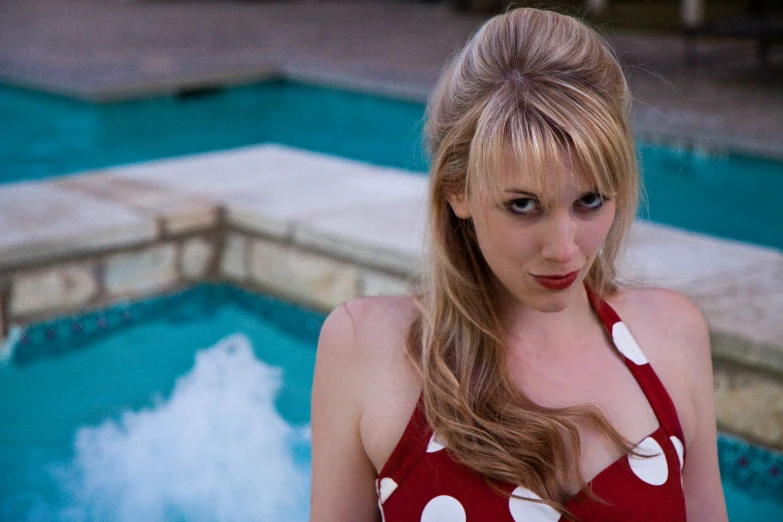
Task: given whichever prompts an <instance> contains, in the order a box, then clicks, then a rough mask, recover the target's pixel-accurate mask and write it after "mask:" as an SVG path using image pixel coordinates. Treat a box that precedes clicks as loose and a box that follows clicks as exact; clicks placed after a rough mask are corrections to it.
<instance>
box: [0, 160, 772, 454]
mask: <svg viewBox="0 0 783 522" xmlns="http://www.w3.org/2000/svg"><path fill="white" fill-rule="evenodd" d="M426 182H427V180H426V178H424V177H421V176H415V175H410V174H406V173H404V172H400V171H395V170H392V169H386V168H380V167H375V166H370V165H366V164H363V163H359V162H355V161H349V160H344V159H337V158H334V157H329V156H323V155H319V154H314V153H310V152H303V151H298V150H294V149H290V148H285V147H281V146H276V145H265V146H257V147H248V148H241V149H236V150H232V151H227V152H220V153H212V154H201V155H196V156H189V157H184V158H179V159H167V160H163V161H155V162H150V163H144V164H135V165H129V166H124V167H117V168H112V169H106V170H103V171H93V172H87V173H84V174H81V175H76V176H67V177H63V178H58V179H54V180H50V181H46V182H40V183H20V184H15V185H6V186H0V307H2V308H3V312H5V313H4V314H0V317H6V318H7V319H6V322H8V323H10V324H26V323H28V322H31V321H37V320H41V319H46V318H51V317H53V316H57V315H64V314H69V313H73V312H76V311H82V310H86V309H91V308H95V307H98V306H103V305H106V304H109V303H113V302H117V301H121V300H127V299H134V298H141V297H143V296H145V295H150V294H158V293H163V292H168V291H171V290H175V289H178V288H182V287H184V286H187V285H190V284H193V283H194V282H197V281H203V280H208V281H218V280H224V281H230V282H233V283H235V284H238V285H241V286H244V287H247V288H250V289H253V290H260V291H264V292H268V293H272V294H276V295H279V296H282V297H284V298H286V299H290V300H294V301H298V302H300V303H303V304H306V305H309V306H313V307H315V308H318V309H321V310H328V309H330V308H332V307H334V306H336V305H337V304H339V303H340V302H342V301H345V300H347V299H350V298H352V297H355V296H358V295H380V294H400V293H405V292H408V291H409V288H410V285H411V282H412V281H414V280H415V278H416V276H417V274H418V273H419V270H420V265H419V259H420V253H421V251H422V245H423V234H424V230H423V217H424V214H423V213H424V197H425V193H426ZM621 268H622V274H623V277H624V278H625V279H626V280H628V281H630V282H632V283H634V284H651V285H656V286H663V287H668V288H673V289H676V290H679V291H681V292H683V293H685V294H686V295H688V296H689V297H690V298H691V299H693V301H694V302H696V304H697V305H698V306H699V307H700V308H701V309H702V311H703V312H704V314H705V316H706V317H707V320H708V322H709V325H710V334H711V339H712V348H713V355H714V363H715V389H716V404H717V414H718V422H719V426H720V428H721V429H722V430H724V431H728V432H731V433H735V434H737V435H740V436H743V437H745V438H747V439H750V440H752V441H754V442H757V443H760V444H764V445H767V446H770V447H775V448H778V449H783V321H780V317H783V254H781V252H779V251H777V250H774V249H766V248H760V247H757V246H752V245H748V244H743V243H738V242H732V241H725V240H719V239H716V238H712V237H708V236H704V235H700V234H695V233H692V232H687V231H683V230H678V229H674V228H671V227H665V226H660V225H656V224H652V223H648V222H642V221H640V222H637V223H636V225H635V226H634V229H633V231H632V234H631V241H630V246H629V249H628V251H627V254H626V255H625V256H624V258H623V261H622V265H621ZM7 326H8V325H6V327H7Z"/></svg>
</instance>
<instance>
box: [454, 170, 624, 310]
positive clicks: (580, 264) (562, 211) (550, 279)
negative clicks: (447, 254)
mask: <svg viewBox="0 0 783 522" xmlns="http://www.w3.org/2000/svg"><path fill="white" fill-rule="evenodd" d="M561 164H562V165H564V166H563V167H560V171H559V172H551V175H548V176H547V179H546V186H545V189H544V190H543V192H544V193H537V192H536V190H535V189H534V183H533V182H532V181H533V180H532V179H530V178H526V176H525V174H524V172H520V170H521V168H520V166H519V164H518V163H516V162H515V161H511V160H508V161H505V162H504V164H503V165H502V166H501V169H500V172H499V173H498V183H499V184H500V191H498V194H500V195H499V196H498V197H495V196H492V195H490V196H488V199H487V200H486V201H485V202H484V203H482V205H481V208H478V209H475V211H472V209H471V208H470V205H469V204H468V203H467V202H466V201H465V200H464V198H461V197H449V203H450V204H451V207H452V209H453V210H454V212H455V214H456V215H457V216H458V217H460V218H468V217H470V218H472V219H473V224H474V227H475V231H476V237H477V239H478V244H479V248H480V249H481V253H482V254H483V256H484V259H485V260H486V262H487V264H488V265H489V267H490V268H491V269H492V272H493V273H494V275H495V277H496V278H497V280H498V282H499V283H500V284H502V286H503V287H505V289H506V290H507V291H508V293H509V294H510V295H511V296H512V297H514V298H516V300H518V301H519V302H520V304H522V305H525V306H527V307H530V308H532V309H535V310H538V311H541V312H557V311H560V310H564V309H565V308H566V307H568V305H569V304H570V303H572V302H573V301H574V300H575V299H576V298H577V297H579V296H580V295H581V291H582V290H581V289H582V283H583V281H584V278H585V277H586V276H587V272H588V270H589V269H590V267H591V266H592V264H593V261H594V260H595V258H596V255H597V253H598V250H599V249H600V248H601V246H602V245H603V243H604V240H605V239H606V235H607V234H608V232H609V229H610V228H611V226H612V223H613V221H614V216H615V202H614V201H613V200H611V199H605V198H603V197H602V196H601V194H599V193H598V192H597V191H596V188H595V187H592V186H586V185H585V184H584V183H583V182H582V181H580V178H581V179H586V176H579V175H578V172H575V171H574V167H573V166H572V165H570V162H568V161H563V162H561Z"/></svg>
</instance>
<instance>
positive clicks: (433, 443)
mask: <svg viewBox="0 0 783 522" xmlns="http://www.w3.org/2000/svg"><path fill="white" fill-rule="evenodd" d="M445 447H446V446H445V445H443V444H442V443H441V442H440V441H439V440H438V434H437V433H433V434H432V437H430V442H429V444H427V453H435V452H436V451H440V450H442V449H443V448H445Z"/></svg>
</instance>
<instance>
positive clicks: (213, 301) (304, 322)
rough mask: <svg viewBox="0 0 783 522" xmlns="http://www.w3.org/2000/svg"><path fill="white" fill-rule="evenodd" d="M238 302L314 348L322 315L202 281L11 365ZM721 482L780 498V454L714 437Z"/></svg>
mask: <svg viewBox="0 0 783 522" xmlns="http://www.w3.org/2000/svg"><path fill="white" fill-rule="evenodd" d="M225 302H231V303H235V304H238V305H239V306H241V307H242V308H244V309H246V310H247V311H249V312H251V313H253V314H255V315H257V316H259V317H261V318H263V319H265V320H267V321H269V322H271V323H272V324H274V325H276V326H277V327H278V328H279V329H280V330H282V331H284V332H285V333H286V334H288V335H291V336H293V337H296V338H297V339H299V340H302V341H303V342H306V343H309V344H311V345H313V346H315V344H316V342H317V341H318V333H319V332H320V330H321V325H322V324H323V322H324V319H325V317H324V315H323V314H320V313H318V312H314V311H312V310H308V309H306V308H302V307H300V306H297V305H294V304H291V303H287V302H285V301H280V300H278V299H275V298H272V297H269V296H265V295H262V294H256V293H253V292H249V291H247V290H245V289H243V288H239V287H236V286H232V285H228V284H209V283H202V284H199V285H196V286H193V287H190V288H187V289H185V290H182V291H179V292H175V293H171V294H166V295H159V296H154V297H150V298H146V299H144V300H143V301H135V302H127V303H120V304H117V305H113V306H110V307H107V308H103V309H99V310H93V311H90V312H86V313H82V314H78V315H72V316H66V317H60V318H57V319H54V320H51V321H45V322H41V323H36V324H33V325H30V326H29V327H28V328H27V330H25V332H24V334H23V335H22V337H21V339H20V341H19V343H18V345H17V346H16V348H15V351H14V354H13V361H14V363H15V364H22V365H24V364H30V363H32V362H35V361H36V360H38V359H40V358H43V357H56V356H58V355H62V354H65V353H67V352H70V351H73V350H79V349H80V348H81V347H83V346H85V345H87V343H88V342H90V341H92V340H94V339H95V338H97V337H102V336H106V335H111V334H113V333H115V332H116V331H118V330H120V329H122V328H123V327H125V326H127V325H129V324H132V323H138V322H141V321H146V320H150V319H160V318H161V317H165V318H166V319H168V320H171V321H188V320H198V318H199V317H204V316H205V315H208V314H210V313H211V311H212V310H214V309H215V308H216V307H217V306H219V305H220V304H222V303H225ZM718 458H719V464H720V470H721V477H722V479H723V480H724V481H725V480H728V481H731V482H732V483H734V484H736V485H737V486H739V487H740V488H741V489H743V490H745V491H748V492H749V493H750V494H752V495H754V496H757V497H764V498H771V499H773V500H775V499H777V500H780V499H782V498H783V454H781V453H778V452H774V451H769V450H766V449H762V448H759V447H756V446H753V445H751V444H749V443H747V442H745V441H743V440H741V439H737V438H735V437H731V436H729V435H725V434H720V435H719V436H718Z"/></svg>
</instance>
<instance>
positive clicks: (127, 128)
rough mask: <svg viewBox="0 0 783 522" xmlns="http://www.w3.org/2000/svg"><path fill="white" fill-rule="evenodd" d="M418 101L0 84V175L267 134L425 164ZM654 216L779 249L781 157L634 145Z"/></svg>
mask: <svg viewBox="0 0 783 522" xmlns="http://www.w3.org/2000/svg"><path fill="white" fill-rule="evenodd" d="M423 117H424V106H423V105H421V104H418V103H412V102H404V101H399V100H393V99H388V98H383V97H379V96H370V95H365V94H359V93H353V92H347V91H341V90H336V89H328V88H322V87H312V86H306V85H300V84H294V83H286V82H266V83H261V84H256V85H249V86H244V87H236V88H231V89H226V90H219V91H213V92H207V93H203V94H200V95H195V96H187V97H173V96H170V97H163V98H155V99H150V100H140V101H128V102H122V103H112V104H104V105H95V104H90V103H84V102H79V101H76V100H71V99H66V98H59V97H54V96H49V95H45V94H41V93H33V92H29V91H25V90H21V89H14V88H9V87H2V86H0V121H4V122H13V125H4V126H3V129H2V130H0V183H2V182H10V181H19V180H24V179H41V178H46V177H50V176H54V175H60V174H65V173H71V172H77V171H82V170H87V169H95V168H100V167H106V166H111V165H117V164H123V163H132V162H139V161H146V160H152V159H157V158H163V157H169V156H177V155H185V154H192V153H196V152H203V151H209V150H219V149H227V148H232V147H238V146H243V145H249V144H254V143H267V142H275V143H281V144H284V145H290V146H294V147H300V148H304V149H309V150H314V151H319V152H325V153H328V154H334V155H337V156H344V157H347V158H353V159H357V160H361V161H367V162H370V163H375V164H379V165H387V166H392V167H397V168H403V169H407V170H411V171H414V172H424V171H426V169H427V161H426V159H425V155H424V153H423V152H422V148H421V138H420V136H421V127H422V121H423ZM639 156H640V163H641V165H642V168H643V172H644V178H645V182H646V186H647V195H648V201H649V214H647V213H645V214H643V217H648V218H649V219H651V220H652V221H656V222H660V223H666V224H670V225H674V226H678V227H682V228H687V229H690V230H695V231H699V232H704V233H707V234H713V235H717V236H723V237H728V238H734V239H738V240H741V241H747V242H751V243H758V244H761V245H767V246H772V247H775V248H778V249H783V211H781V209H780V194H782V193H783V162H775V161H765V160H760V159H755V158H750V157H743V156H734V155H730V156H725V157H713V156H707V155H704V154H699V153H694V152H691V151H682V150H677V149H673V148H668V147H660V146H648V145H644V144H642V145H641V146H640V147H639Z"/></svg>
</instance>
